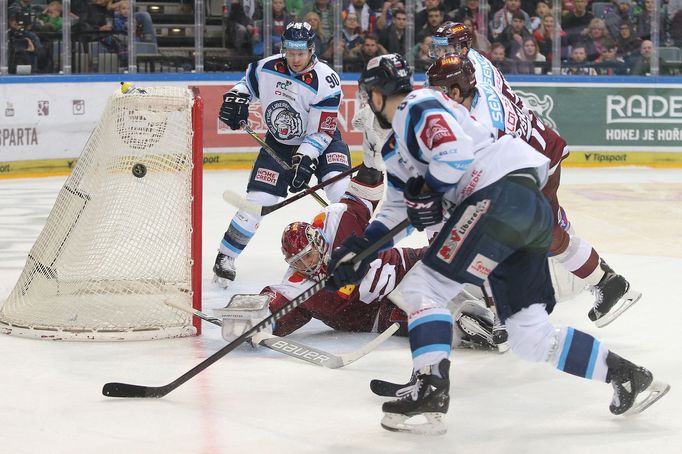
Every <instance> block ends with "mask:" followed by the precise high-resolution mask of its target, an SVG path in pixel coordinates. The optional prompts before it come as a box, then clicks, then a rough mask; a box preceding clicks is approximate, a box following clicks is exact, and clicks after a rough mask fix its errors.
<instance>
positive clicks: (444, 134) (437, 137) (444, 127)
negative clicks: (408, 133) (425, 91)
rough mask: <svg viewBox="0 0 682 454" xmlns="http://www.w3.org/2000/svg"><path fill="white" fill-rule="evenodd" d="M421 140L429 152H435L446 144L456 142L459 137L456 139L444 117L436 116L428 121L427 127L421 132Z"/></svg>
mask: <svg viewBox="0 0 682 454" xmlns="http://www.w3.org/2000/svg"><path fill="white" fill-rule="evenodd" d="M421 139H422V142H424V143H425V144H426V146H427V147H428V148H429V150H433V149H434V148H436V147H438V146H439V145H442V144H444V143H447V142H454V141H456V140H457V137H455V134H454V133H453V132H452V129H450V126H448V123H447V121H445V118H443V115H441V114H435V115H430V116H429V117H428V118H427V119H426V125H425V126H424V128H423V129H422V132H421Z"/></svg>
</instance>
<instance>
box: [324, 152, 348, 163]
mask: <svg viewBox="0 0 682 454" xmlns="http://www.w3.org/2000/svg"><path fill="white" fill-rule="evenodd" d="M324 156H325V158H326V159H327V164H345V165H349V164H348V156H346V155H345V154H343V153H326V154H325V155H324Z"/></svg>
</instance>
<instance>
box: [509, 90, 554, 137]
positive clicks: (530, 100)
mask: <svg viewBox="0 0 682 454" xmlns="http://www.w3.org/2000/svg"><path fill="white" fill-rule="evenodd" d="M515 92H516V94H517V95H519V98H521V99H522V100H523V103H524V104H525V105H526V106H528V108H529V109H530V110H532V111H533V113H534V114H535V115H537V117H538V118H539V119H540V121H542V123H544V124H545V126H548V127H550V128H552V129H553V130H554V131H556V133H557V134H559V128H557V125H556V121H554V120H553V119H552V117H550V114H551V113H552V109H554V100H553V99H552V97H551V96H549V95H544V96H543V97H542V99H541V98H540V97H539V96H538V95H536V94H535V93H526V92H524V91H521V90H515Z"/></svg>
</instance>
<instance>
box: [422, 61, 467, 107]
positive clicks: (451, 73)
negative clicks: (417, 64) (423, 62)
mask: <svg viewBox="0 0 682 454" xmlns="http://www.w3.org/2000/svg"><path fill="white" fill-rule="evenodd" d="M475 73H476V70H475V69H474V65H472V64H471V62H470V61H469V59H468V58H466V57H460V56H458V55H457V54H454V53H453V54H445V55H443V56H442V57H440V58H438V59H437V60H436V61H435V62H434V63H433V65H431V67H430V68H429V69H428V70H427V71H426V78H427V79H428V81H429V87H433V88H442V89H443V90H442V91H443V92H444V93H445V94H446V95H449V94H450V90H451V89H452V87H457V88H458V89H459V92H460V95H461V96H462V98H468V97H469V96H470V95H472V94H473V91H474V90H475V89H476V75H475Z"/></svg>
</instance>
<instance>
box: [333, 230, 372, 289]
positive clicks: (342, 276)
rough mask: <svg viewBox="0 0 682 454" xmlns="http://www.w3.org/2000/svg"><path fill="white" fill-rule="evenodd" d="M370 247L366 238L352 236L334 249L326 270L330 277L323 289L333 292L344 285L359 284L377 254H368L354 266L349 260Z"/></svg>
mask: <svg viewBox="0 0 682 454" xmlns="http://www.w3.org/2000/svg"><path fill="white" fill-rule="evenodd" d="M370 245H371V244H370V242H369V240H368V239H367V238H365V237H361V236H355V235H352V236H349V237H348V238H346V239H345V240H344V241H343V243H341V245H340V246H339V247H337V248H336V249H334V251H333V252H332V257H331V260H330V262H329V268H328V269H329V271H330V273H331V276H330V277H329V280H328V281H327V283H326V285H325V289H327V290H328V291H330V292H333V291H336V290H338V289H340V288H341V287H343V286H345V285H349V284H357V283H358V282H360V281H361V280H362V278H363V277H365V275H366V274H367V271H369V264H370V263H372V261H374V260H375V259H376V258H377V257H378V253H376V252H375V253H374V254H370V255H369V256H368V257H366V258H365V259H364V260H363V261H362V262H360V263H359V264H358V265H356V266H353V264H352V263H351V262H350V259H351V258H353V257H354V256H355V255H357V254H358V253H359V252H362V251H364V250H365V249H367V248H368V247H369V246H370Z"/></svg>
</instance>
